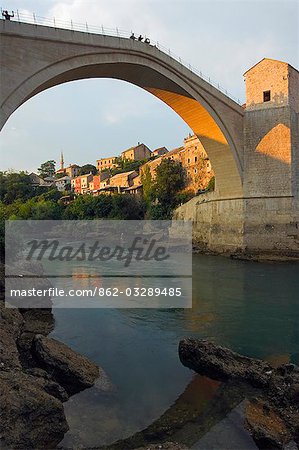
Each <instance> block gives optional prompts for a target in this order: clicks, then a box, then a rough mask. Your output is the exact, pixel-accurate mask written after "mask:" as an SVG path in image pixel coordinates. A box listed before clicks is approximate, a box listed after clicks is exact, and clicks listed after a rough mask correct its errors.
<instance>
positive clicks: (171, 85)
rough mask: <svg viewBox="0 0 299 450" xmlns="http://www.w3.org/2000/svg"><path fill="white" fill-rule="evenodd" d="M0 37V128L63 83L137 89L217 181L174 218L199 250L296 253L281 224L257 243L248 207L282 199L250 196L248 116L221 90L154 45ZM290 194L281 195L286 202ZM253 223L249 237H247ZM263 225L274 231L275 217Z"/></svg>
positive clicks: (81, 37)
mask: <svg viewBox="0 0 299 450" xmlns="http://www.w3.org/2000/svg"><path fill="white" fill-rule="evenodd" d="M0 33H1V85H0V93H1V94H0V102H1V121H0V129H2V127H3V126H4V124H5V123H6V121H7V120H8V119H9V117H10V116H11V114H12V113H13V112H14V111H15V110H16V109H17V108H18V107H20V106H21V105H22V104H23V103H24V102H26V101H27V100H28V99H30V98H31V97H33V96H34V95H36V94H38V93H40V92H42V91H44V90H45V89H48V88H50V87H53V86H56V85H59V84H61V83H65V82H68V81H73V80H80V79H86V78H103V77H105V78H116V79H120V80H124V81H127V82H130V83H132V84H135V85H137V86H139V87H141V88H143V89H144V90H146V91H148V92H150V93H151V94H153V95H155V96H156V97H157V98H159V99H160V100H162V101H163V102H164V103H166V104H167V105H169V107H171V108H172V109H173V110H174V111H175V112H176V113H177V114H178V115H179V116H181V117H182V119H183V120H184V121H185V122H186V123H187V124H188V125H189V127H190V128H191V129H192V130H193V131H194V133H195V134H196V135H197V136H198V138H199V139H200V141H201V142H202V144H203V146H204V148H205V150H206V152H207V154H208V156H209V158H210V161H211V164H212V167H213V170H214V172H215V175H216V190H215V192H214V193H213V194H212V195H210V196H204V197H200V198H199V197H196V199H197V200H196V199H193V201H192V202H191V204H187V205H186V206H185V207H184V208H181V210H179V211H178V213H177V214H178V217H186V218H190V219H193V220H194V223H195V228H194V230H195V237H196V241H197V243H198V245H199V246H200V247H205V248H207V249H211V250H214V251H217V252H236V251H237V252H238V251H241V252H244V251H245V250H246V251H248V250H250V251H251V250H252V251H255V250H258V249H259V247H263V251H271V252H272V250H274V248H273V240H275V239H278V240H279V241H280V242H281V248H280V249H279V250H280V252H281V251H282V248H285V249H287V250H288V251H289V252H293V251H294V250H297V247H296V245H297V244H296V245H295V246H294V239H295V238H294V237H293V239H287V241H284V242H282V241H283V239H282V240H281V239H280V238H279V236H278V234H281V232H282V229H281V225H282V224H281V223H280V224H279V229H277V230H276V229H275V233H274V234H273V235H272V236H270V238H269V239H268V237H267V239H268V242H267V243H266V244H265V245H264V244H263V245H258V246H256V244H254V239H255V237H256V236H257V235H258V234H259V233H260V227H259V225H260V223H255V221H256V215H255V213H254V212H253V213H251V210H252V211H254V208H256V209H257V210H259V208H260V207H259V204H258V202H257V203H255V204H254V202H253V204H252V205H249V203H250V202H251V199H254V198H256V199H257V197H259V201H260V203H261V204H262V209H265V211H266V210H267V207H266V203H265V201H266V202H267V201H268V200H267V199H268V197H271V198H272V203H273V198H274V197H275V198H276V197H279V196H277V195H276V194H275V195H274V196H273V193H272V192H270V191H269V193H268V194H269V195H263V196H258V195H255V196H254V195H252V193H251V192H250V190H248V180H246V171H247V167H246V152H248V148H247V147H246V142H245V140H244V136H245V133H244V127H245V126H246V124H245V111H244V108H242V107H241V106H240V105H239V104H237V103H236V102H234V101H233V100H232V99H230V98H229V97H228V96H226V95H224V94H223V93H222V92H221V91H220V90H218V89H216V88H215V87H214V86H212V85H211V84H209V83H208V82H206V81H205V80H203V79H202V78H200V77H199V76H197V75H196V74H195V73H193V72H192V71H190V70H189V69H188V68H186V67H185V66H183V65H182V64H180V63H179V62H178V61H176V60H175V59H173V58H172V57H170V56H169V55H167V54H165V53H164V52H162V51H160V50H159V49H158V48H157V47H156V46H153V45H149V44H145V43H144V42H139V41H137V40H136V41H134V40H132V39H126V38H120V37H111V36H105V35H99V34H91V33H84V32H78V31H72V30H65V29H58V28H52V27H47V26H40V25H32V24H26V23H21V22H14V21H4V20H0ZM249 151H250V149H249ZM293 194H294V193H292V192H288V196H285V197H288V198H289V203H292V201H293V200H292V201H291V199H294V195H293ZM266 197H267V198H266ZM274 203H275V202H274ZM276 206H277V208H278V207H280V206H281V205H280V204H277V205H276ZM274 207H275V205H274V206H273V208H274ZM284 209H286V210H287V214H288V215H289V214H291V217H288V219H290V220H287V222H292V223H297V222H296V221H297V219H295V216H294V213H295V212H296V211H297V210H296V208H295V209H294V205H292V206H291V205H290V204H288V205H285V206H284ZM259 212H260V211H259ZM251 216H252V217H251ZM269 221H270V223H269V224H268V222H269ZM258 222H260V221H259V220H258ZM253 223H254V227H255V228H254V230H253V229H251V230H249V228H250V227H251V228H252V225H253ZM267 224H268V225H270V227H271V226H272V225H273V226H274V228H275V226H276V225H275V224H272V218H269V219H267ZM285 225H286V224H285V223H283V227H285ZM248 226H249V228H248ZM246 227H247V228H248V231H246ZM196 230H197V231H196ZM269 230H271V228H268V231H269ZM276 231H277V232H278V234H277V233H276ZM293 234H294V233H293ZM295 234H296V233H295ZM248 237H249V239H248ZM297 237H298V236H297ZM261 243H262V241H261Z"/></svg>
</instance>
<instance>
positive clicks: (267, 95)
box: [263, 91, 271, 102]
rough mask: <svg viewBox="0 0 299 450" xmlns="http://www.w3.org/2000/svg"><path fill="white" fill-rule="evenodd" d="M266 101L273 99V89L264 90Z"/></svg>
mask: <svg viewBox="0 0 299 450" xmlns="http://www.w3.org/2000/svg"><path fill="white" fill-rule="evenodd" d="M263 94H264V102H269V101H270V100H271V91H264V92H263Z"/></svg>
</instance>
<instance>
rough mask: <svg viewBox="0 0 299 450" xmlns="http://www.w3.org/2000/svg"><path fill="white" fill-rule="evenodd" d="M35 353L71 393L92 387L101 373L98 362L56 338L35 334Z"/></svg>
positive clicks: (42, 364) (54, 377)
mask: <svg viewBox="0 0 299 450" xmlns="http://www.w3.org/2000/svg"><path fill="white" fill-rule="evenodd" d="M33 353H34V355H35V356H36V358H37V359H38V361H39V363H40V365H41V367H43V368H45V370H47V371H48V372H49V373H51V376H52V378H53V379H54V380H55V381H57V382H58V383H59V384H60V385H61V386H63V387H64V388H65V390H66V391H67V393H68V394H69V395H72V394H75V393H77V392H80V391H82V390H83V389H85V388H88V387H91V386H92V385H93V384H94V382H95V380H96V379H97V378H98V377H99V375H100V373H99V367H98V366H97V365H96V364H94V363H93V362H92V361H90V360H89V359H88V358H86V357H85V356H82V355H80V354H78V353H77V352H75V351H74V350H72V349H70V348H69V347H68V346H67V345H65V344H63V343H62V342H58V341H56V340H55V339H51V338H48V337H44V336H42V335H37V336H35V338H34V341H33Z"/></svg>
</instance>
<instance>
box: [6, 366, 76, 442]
mask: <svg viewBox="0 0 299 450" xmlns="http://www.w3.org/2000/svg"><path fill="white" fill-rule="evenodd" d="M51 385H53V383H49V386H51ZM44 388H45V380H43V379H42V378H40V379H39V378H37V377H34V376H31V375H29V374H25V373H24V372H22V371H16V372H12V371H8V372H5V371H0V392H1V409H0V434H1V437H2V438H4V440H5V443H6V445H7V446H8V447H9V448H13V449H26V450H28V449H33V448H35V449H37V448H54V447H55V446H56V445H57V444H58V443H59V442H60V441H61V439H62V438H63V436H64V433H65V432H66V431H67V430H68V425H67V422H66V418H65V415H64V409H63V405H62V403H61V401H60V400H58V399H57V398H55V397H54V396H53V395H50V394H48V393H47V392H45V390H44Z"/></svg>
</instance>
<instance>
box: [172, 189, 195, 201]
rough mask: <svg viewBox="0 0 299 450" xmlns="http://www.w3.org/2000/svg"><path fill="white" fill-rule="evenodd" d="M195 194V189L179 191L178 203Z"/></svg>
mask: <svg viewBox="0 0 299 450" xmlns="http://www.w3.org/2000/svg"><path fill="white" fill-rule="evenodd" d="M194 196H195V194H194V192H193V191H185V192H179V193H178V194H177V196H176V199H177V202H178V204H181V203H186V202H188V201H189V200H191V198H193V197H194Z"/></svg>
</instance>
